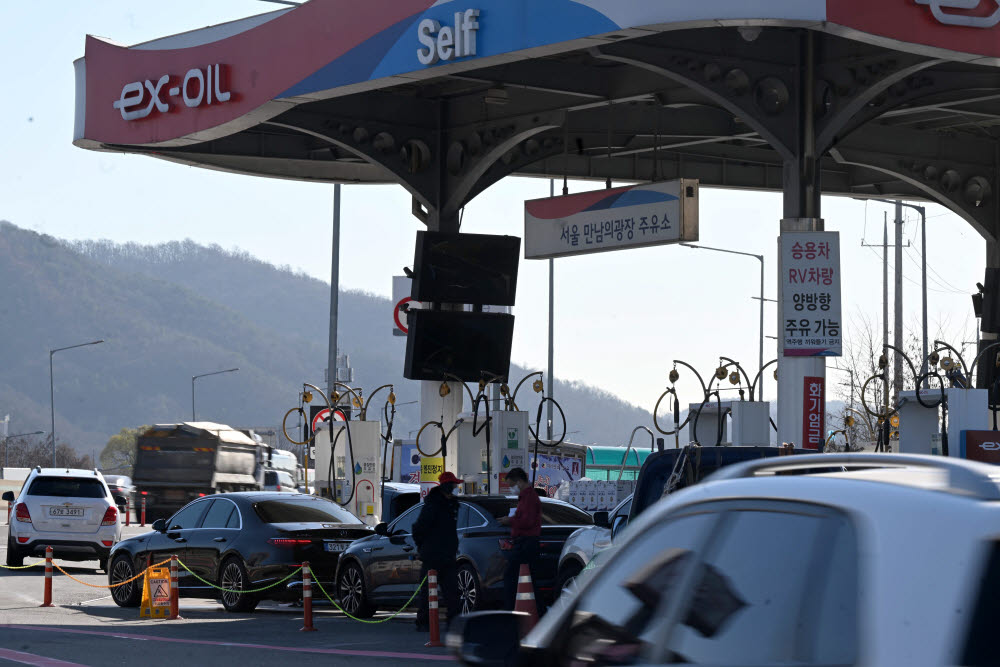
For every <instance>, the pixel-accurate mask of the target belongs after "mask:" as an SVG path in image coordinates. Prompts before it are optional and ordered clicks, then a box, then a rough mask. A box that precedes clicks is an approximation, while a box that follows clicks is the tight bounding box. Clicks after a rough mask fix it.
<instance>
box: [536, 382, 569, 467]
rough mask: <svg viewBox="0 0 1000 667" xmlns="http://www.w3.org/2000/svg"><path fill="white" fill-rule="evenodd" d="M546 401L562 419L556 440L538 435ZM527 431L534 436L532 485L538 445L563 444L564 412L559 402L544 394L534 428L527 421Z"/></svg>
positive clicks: (564, 429)
mask: <svg viewBox="0 0 1000 667" xmlns="http://www.w3.org/2000/svg"><path fill="white" fill-rule="evenodd" d="M546 402H551V403H552V405H554V406H555V408H556V410H558V411H559V418H560V419H562V423H563V430H562V435H560V436H559V439H558V440H543V439H542V438H541V437H540V436H539V433H540V432H541V429H542V407H543V406H544V405H545V403H546ZM528 432H529V433H531V435H533V436H534V437H535V453H534V456H533V458H532V461H531V485H532V486H534V485H535V476H536V474H537V473H538V445H540V444H541V445H545V446H546V447H558V446H559V445H561V444H563V442H564V441H565V440H566V413H565V412H563V409H562V406H561V405H559V402H558V401H556V399H554V398H552V397H550V396H545V397H543V398H542V400H541V401H539V403H538V412H537V415H536V417H535V429H534V430H532V429H531V424H530V423H529V424H528Z"/></svg>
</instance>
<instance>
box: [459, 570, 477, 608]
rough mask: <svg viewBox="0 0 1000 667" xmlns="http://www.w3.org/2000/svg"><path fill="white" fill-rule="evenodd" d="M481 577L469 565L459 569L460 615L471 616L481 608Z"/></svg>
mask: <svg viewBox="0 0 1000 667" xmlns="http://www.w3.org/2000/svg"><path fill="white" fill-rule="evenodd" d="M481 597H482V596H481V595H480V594H479V577H477V576H476V571H475V570H474V569H473V568H472V566H471V565H469V564H468V563H466V564H463V565H462V566H461V567H459V568H458V602H459V604H460V605H461V609H460V610H459V613H461V614H469V613H471V612H474V611H476V610H477V609H478V608H479V605H480V602H481Z"/></svg>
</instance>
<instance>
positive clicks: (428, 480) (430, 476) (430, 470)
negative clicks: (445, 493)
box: [420, 456, 444, 498]
mask: <svg viewBox="0 0 1000 667" xmlns="http://www.w3.org/2000/svg"><path fill="white" fill-rule="evenodd" d="M443 472H444V457H443V456H422V457H420V497H421V498H426V497H427V494H428V493H430V490H431V489H433V488H434V487H435V486H437V485H438V477H440V476H441V473H443Z"/></svg>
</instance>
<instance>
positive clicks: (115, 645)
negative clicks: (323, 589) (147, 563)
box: [0, 517, 453, 667]
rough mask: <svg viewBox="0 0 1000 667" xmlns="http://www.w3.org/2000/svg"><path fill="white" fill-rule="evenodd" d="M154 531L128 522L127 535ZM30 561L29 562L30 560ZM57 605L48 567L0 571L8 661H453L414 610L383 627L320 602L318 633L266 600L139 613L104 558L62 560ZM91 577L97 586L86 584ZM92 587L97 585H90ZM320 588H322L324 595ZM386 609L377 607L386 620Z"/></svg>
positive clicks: (0, 551) (0, 553)
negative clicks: (236, 610)
mask: <svg viewBox="0 0 1000 667" xmlns="http://www.w3.org/2000/svg"><path fill="white" fill-rule="evenodd" d="M146 530H148V528H140V527H138V526H135V525H133V526H131V527H129V528H123V537H129V536H132V535H137V534H140V533H142V532H144V531H146ZM6 532H7V529H6V525H4V522H3V517H0V563H3V562H5V561H4V560H3V559H4V558H5V556H6V544H7V540H6V537H7V536H6ZM29 562H31V559H28V560H26V561H25V564H27V563H29ZM55 562H56V563H57V564H58V565H60V566H61V567H62V568H63V569H64V570H66V572H67V573H68V574H69V575H72V576H73V577H76V578H77V579H79V580H80V582H83V583H80V582H77V581H73V580H72V579H70V578H69V577H68V576H67V575H65V574H63V573H61V572H59V571H58V570H56V572H55V574H54V578H53V586H52V588H53V603H54V604H55V605H56V606H55V607H53V608H42V607H40V605H41V603H42V596H43V586H44V574H43V568H42V567H33V568H30V569H27V570H7V569H3V568H0V665H5V664H30V665H46V666H51V667H60V666H61V667H69V666H72V665H87V666H89V667H98V666H99V665H143V666H146V665H178V664H194V665H198V664H212V665H214V666H218V667H226V666H228V665H234V666H236V665H239V666H240V667H246V666H247V665H265V664H266V665H271V664H274V663H275V661H282V662H294V664H296V665H297V666H299V665H312V664H323V665H330V664H345V663H346V662H347V661H350V663H351V665H352V666H353V665H358V666H359V667H362V666H367V665H380V666H386V665H404V664H405V665H423V664H426V665H433V664H435V663H438V664H440V663H443V662H452V661H453V660H452V658H451V657H450V656H449V655H448V654H447V653H446V652H445V650H444V649H428V648H425V647H424V643H425V642H426V641H427V639H428V636H427V634H426V633H417V632H416V631H415V630H414V614H413V613H409V612H407V613H403V614H401V615H399V616H398V617H396V618H394V619H391V620H388V621H386V622H383V623H379V624H369V623H360V622H358V621H354V620H351V619H349V618H347V617H346V616H344V615H343V614H341V613H340V612H338V611H336V610H335V609H333V608H332V607H331V606H329V605H328V604H326V605H322V604H320V603H319V602H318V601H317V604H316V609H315V611H314V625H315V627H316V628H317V631H316V632H300V631H299V630H300V628H301V627H302V625H303V618H302V609H301V607H298V606H293V605H280V604H276V603H261V605H260V607H258V609H257V610H256V611H255V612H253V613H248V614H232V613H228V612H226V611H225V610H224V609H223V608H222V605H220V604H219V603H217V602H215V601H211V600H189V599H185V598H183V597H182V598H181V600H180V614H181V616H182V619H181V620H175V621H167V620H165V619H155V620H150V619H140V618H139V610H138V609H137V608H136V609H122V608H120V607H118V606H117V605H116V604H115V603H114V602H113V601H112V599H111V596H110V593H109V591H108V590H107V589H106V588H100V586H106V585H107V583H108V582H107V575H106V574H105V573H104V572H102V571H100V570H98V569H97V562H96V561H93V562H82V563H73V562H68V561H60V560H56V561H55ZM86 584H90V586H87V585H86ZM92 586H97V587H96V588H95V587H92ZM314 594H315V595H321V594H320V593H318V592H315V593H314ZM387 616H388V614H382V613H380V614H378V615H377V616H376V617H375V619H373V620H379V619H384V618H386V617H387Z"/></svg>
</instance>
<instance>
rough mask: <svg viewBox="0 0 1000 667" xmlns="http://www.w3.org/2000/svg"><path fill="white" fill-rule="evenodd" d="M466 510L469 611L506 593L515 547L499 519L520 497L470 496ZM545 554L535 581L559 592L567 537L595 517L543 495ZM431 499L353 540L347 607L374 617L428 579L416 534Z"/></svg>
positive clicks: (462, 529)
mask: <svg viewBox="0 0 1000 667" xmlns="http://www.w3.org/2000/svg"><path fill="white" fill-rule="evenodd" d="M460 501H461V502H460V503H459V506H460V509H459V513H458V564H459V569H458V592H459V597H460V600H461V603H462V613H468V612H470V611H474V610H476V609H482V608H485V607H488V606H492V605H496V604H498V603H499V602H501V601H502V600H503V574H504V569H505V568H506V565H507V563H506V559H505V558H504V554H503V552H504V551H505V550H508V549H510V548H511V546H512V545H511V538H510V529H509V528H507V527H504V526H501V525H500V524H499V523H498V522H497V519H498V518H500V517H504V516H509V515H510V512H511V510H512V509H514V508H515V507H517V498H513V497H505V496H467V497H461V498H460ZM541 501H542V535H541V540H540V546H541V549H540V551H541V558H540V561H541V562H540V563H539V566H538V567H537V569H536V571H535V573H534V574H535V578H536V581H535V585H536V586H537V587H538V589H539V593H540V594H541V595H543V596H545V597H546V598H547V599H552V598H553V597H554V595H553V593H554V592H556V591H555V580H556V570H557V568H558V563H559V554H560V553H561V552H562V548H563V543H564V542H565V541H566V538H567V537H569V535H570V534H571V533H572V532H573V531H575V530H577V529H578V528H580V527H581V526H589V525H593V523H594V520H593V519H592V518H591V516H590V515H589V514H587V513H586V512H584V511H583V510H580V509H577V508H576V507H574V506H572V505H569V504H567V503H564V502H561V501H558V500H553V499H550V498H542V499H541ZM422 508H423V504H422V503H421V504H418V505H416V506H414V507H413V508H411V509H410V510H409V511H407V512H406V513H404V514H403V515H401V516H400V517H399V518H398V519H396V520H395V521H393V522H392V523H391V524H388V525H387V524H384V523H382V524H379V525H378V526H376V527H375V531H376V534H375V535H371V536H369V537H366V538H364V539H360V540H358V541H357V542H355V543H353V544H352V545H351V546H350V547H349V548H348V549H347V551H345V552H344V555H343V556H341V559H340V564H339V567H338V572H337V596H338V597H339V598H340V604H341V605H342V606H343V608H344V610H345V611H347V612H348V613H350V614H353V615H354V616H359V617H368V616H371V615H372V614H374V613H375V611H376V609H378V608H380V607H381V608H398V607H400V606H401V605H403V604H404V603H405V602H406V601H407V600H409V599H410V597H411V596H412V595H413V592H414V591H415V590H416V589H417V586H418V585H419V584H420V565H421V563H420V559H419V557H418V556H417V555H416V554H417V549H416V544H415V543H414V542H413V536H412V534H411V532H412V528H413V523H414V522H415V521H416V520H417V516H418V515H419V514H420V510H421V509H422Z"/></svg>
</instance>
